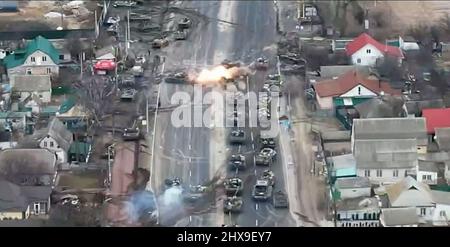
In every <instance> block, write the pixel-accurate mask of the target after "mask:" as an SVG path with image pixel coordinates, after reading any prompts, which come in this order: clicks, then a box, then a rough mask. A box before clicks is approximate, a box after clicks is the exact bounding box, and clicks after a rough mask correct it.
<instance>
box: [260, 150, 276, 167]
mask: <svg viewBox="0 0 450 247" xmlns="http://www.w3.org/2000/svg"><path fill="white" fill-rule="evenodd" d="M276 153H277V152H276V151H275V150H273V149H271V148H263V149H261V151H260V152H259V153H258V154H257V155H256V158H255V161H256V165H264V166H269V165H271V164H272V162H273V161H274V160H275V157H276Z"/></svg>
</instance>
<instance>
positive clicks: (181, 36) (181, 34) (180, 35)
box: [174, 29, 188, 40]
mask: <svg viewBox="0 0 450 247" xmlns="http://www.w3.org/2000/svg"><path fill="white" fill-rule="evenodd" d="M187 35H188V31H187V29H183V30H178V31H176V32H175V33H174V38H175V40H185V39H187Z"/></svg>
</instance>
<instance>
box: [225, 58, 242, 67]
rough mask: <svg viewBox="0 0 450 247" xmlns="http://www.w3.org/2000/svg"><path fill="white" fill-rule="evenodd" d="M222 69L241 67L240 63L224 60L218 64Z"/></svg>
mask: <svg viewBox="0 0 450 247" xmlns="http://www.w3.org/2000/svg"><path fill="white" fill-rule="evenodd" d="M220 64H221V65H222V66H223V67H225V68H227V69H230V68H233V67H241V63H240V62H232V61H231V60H229V59H225V60H223V61H222V63H220Z"/></svg>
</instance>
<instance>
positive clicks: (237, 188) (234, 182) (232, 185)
mask: <svg viewBox="0 0 450 247" xmlns="http://www.w3.org/2000/svg"><path fill="white" fill-rule="evenodd" d="M223 184H224V186H225V191H226V192H227V195H229V196H237V195H240V194H241V193H242V190H243V189H244V184H243V182H242V179H240V178H228V179H227V180H225V182H224V183H223Z"/></svg>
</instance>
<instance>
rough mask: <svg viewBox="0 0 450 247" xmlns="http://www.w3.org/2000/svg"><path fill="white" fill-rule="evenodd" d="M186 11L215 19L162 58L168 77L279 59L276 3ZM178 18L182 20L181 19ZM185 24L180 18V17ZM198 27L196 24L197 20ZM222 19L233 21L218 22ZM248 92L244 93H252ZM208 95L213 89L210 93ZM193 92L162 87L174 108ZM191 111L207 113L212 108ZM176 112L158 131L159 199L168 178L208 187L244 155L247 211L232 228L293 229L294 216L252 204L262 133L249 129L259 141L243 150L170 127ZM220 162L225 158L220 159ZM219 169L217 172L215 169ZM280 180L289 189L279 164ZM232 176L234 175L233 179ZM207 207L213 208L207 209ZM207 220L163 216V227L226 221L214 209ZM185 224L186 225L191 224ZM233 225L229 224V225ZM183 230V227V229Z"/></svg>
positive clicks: (155, 176) (257, 83)
mask: <svg viewBox="0 0 450 247" xmlns="http://www.w3.org/2000/svg"><path fill="white" fill-rule="evenodd" d="M183 5H187V6H185V7H190V8H193V9H196V10H197V11H198V12H199V13H201V14H202V15H204V16H208V17H211V18H212V19H210V21H209V22H207V23H200V24H199V25H197V26H196V27H195V28H193V30H191V35H190V36H189V39H188V40H187V41H176V42H174V43H172V44H171V45H170V46H169V47H167V48H164V49H162V50H161V51H160V52H158V53H159V54H160V55H162V56H164V57H166V59H165V65H164V69H165V71H171V70H178V69H183V68H185V67H196V68H199V67H205V66H213V65H217V64H219V63H220V62H221V61H222V60H223V59H225V58H230V59H235V60H240V61H242V62H244V63H246V64H248V63H250V62H252V61H254V60H255V59H256V58H257V57H259V56H262V55H264V56H266V57H269V58H273V55H274V53H275V49H276V48H275V46H274V43H275V42H276V28H275V25H276V23H275V21H276V18H275V11H274V6H273V2H270V1H251V2H250V1H245V2H237V1H221V2H216V1H193V2H186V3H183ZM175 17H176V18H177V17H178V16H175ZM178 18H179V17H178ZM193 19H194V21H195V20H196V19H195V18H193ZM216 19H219V20H223V21H227V22H229V23H225V22H222V21H217V20H216ZM274 61H275V60H273V59H271V66H272V67H273V68H274V67H275V63H274ZM265 75H266V74H265V73H257V74H256V75H254V76H251V78H250V80H249V82H250V83H249V85H250V88H249V89H250V90H251V91H259V88H261V87H262V84H263V80H264V77H265ZM249 89H248V88H244V89H243V91H244V92H246V91H248V90H249ZM203 90H204V93H206V92H207V91H209V90H211V88H204V89H203ZM180 91H183V92H188V93H189V94H191V95H192V86H188V85H173V84H166V83H161V86H160V97H161V106H162V107H164V106H168V105H170V102H169V101H170V99H171V97H172V95H173V94H174V92H180ZM186 107H192V108H195V107H200V108H203V109H204V108H205V107H208V105H203V106H201V105H200V106H196V104H194V105H189V106H186ZM170 117H171V112H160V113H159V115H158V118H157V121H156V123H157V125H156V133H155V134H156V135H155V136H156V138H157V139H156V140H155V162H154V167H153V172H152V184H153V188H154V190H155V192H156V193H157V194H161V193H163V187H162V184H163V182H164V179H165V178H168V177H180V178H181V179H182V180H183V181H184V183H185V184H186V185H197V184H203V183H205V182H207V181H209V180H210V179H211V178H212V177H213V176H214V174H215V172H216V171H215V170H214V169H215V167H217V166H222V167H223V166H225V165H226V164H214V162H216V160H221V159H219V158H220V157H221V158H222V159H225V160H226V158H227V156H228V155H229V154H231V153H232V152H235V151H237V150H236V149H240V151H241V152H244V153H246V154H247V160H248V161H250V163H249V167H248V169H247V171H246V172H245V173H239V174H238V175H239V176H244V177H247V178H246V179H245V180H246V181H245V182H246V183H247V186H245V190H244V195H243V198H244V208H243V212H242V213H241V214H239V215H236V216H232V217H231V221H232V222H230V223H233V224H238V225H240V226H255V225H256V226H288V225H290V224H291V219H290V218H289V215H288V210H275V209H273V208H272V206H271V205H270V204H269V203H255V202H253V201H252V200H251V189H252V185H253V183H254V181H255V170H256V174H258V175H259V174H260V173H261V172H262V169H260V168H256V169H255V167H253V164H252V162H253V155H254V154H253V151H254V150H255V149H257V148H258V147H257V136H258V135H259V133H258V132H259V131H258V130H257V129H250V128H245V131H246V134H247V136H249V137H250V135H251V134H250V133H251V132H253V140H249V142H247V144H246V145H244V146H242V147H240V148H239V147H236V146H233V147H232V146H228V145H227V143H226V142H224V140H223V139H221V140H218V139H217V138H213V134H212V132H213V131H224V132H225V133H227V132H226V131H225V130H214V129H210V128H208V127H206V126H202V127H194V128H189V127H179V128H176V127H174V126H173V125H172V124H170ZM219 156H220V157H219ZM212 166H213V169H211V167H212ZM272 169H273V170H274V172H275V174H276V176H277V188H276V189H284V188H283V176H282V171H281V166H280V165H277V164H276V163H275V164H274V165H273V168H272ZM228 175H231V174H228ZM204 206H205V207H209V204H208V203H205V205H204ZM211 212H212V215H213V216H211V214H206V215H207V217H204V218H201V217H199V216H195V217H189V216H187V215H188V214H187V213H186V212H182V213H179V215H176V216H175V215H174V214H171V215H166V216H165V215H160V223H161V224H163V225H174V224H176V221H178V220H179V219H182V218H183V217H186V216H187V217H189V220H188V221H189V223H190V224H189V225H190V226H196V225H197V226H200V225H201V226H217V225H218V224H217V222H220V221H221V220H220V219H217V217H223V216H220V214H216V216H214V208H212V209H211ZM186 219H187V218H184V221H186V222H188V221H187V220H186ZM225 222H227V220H225ZM178 225H179V224H178Z"/></svg>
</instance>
